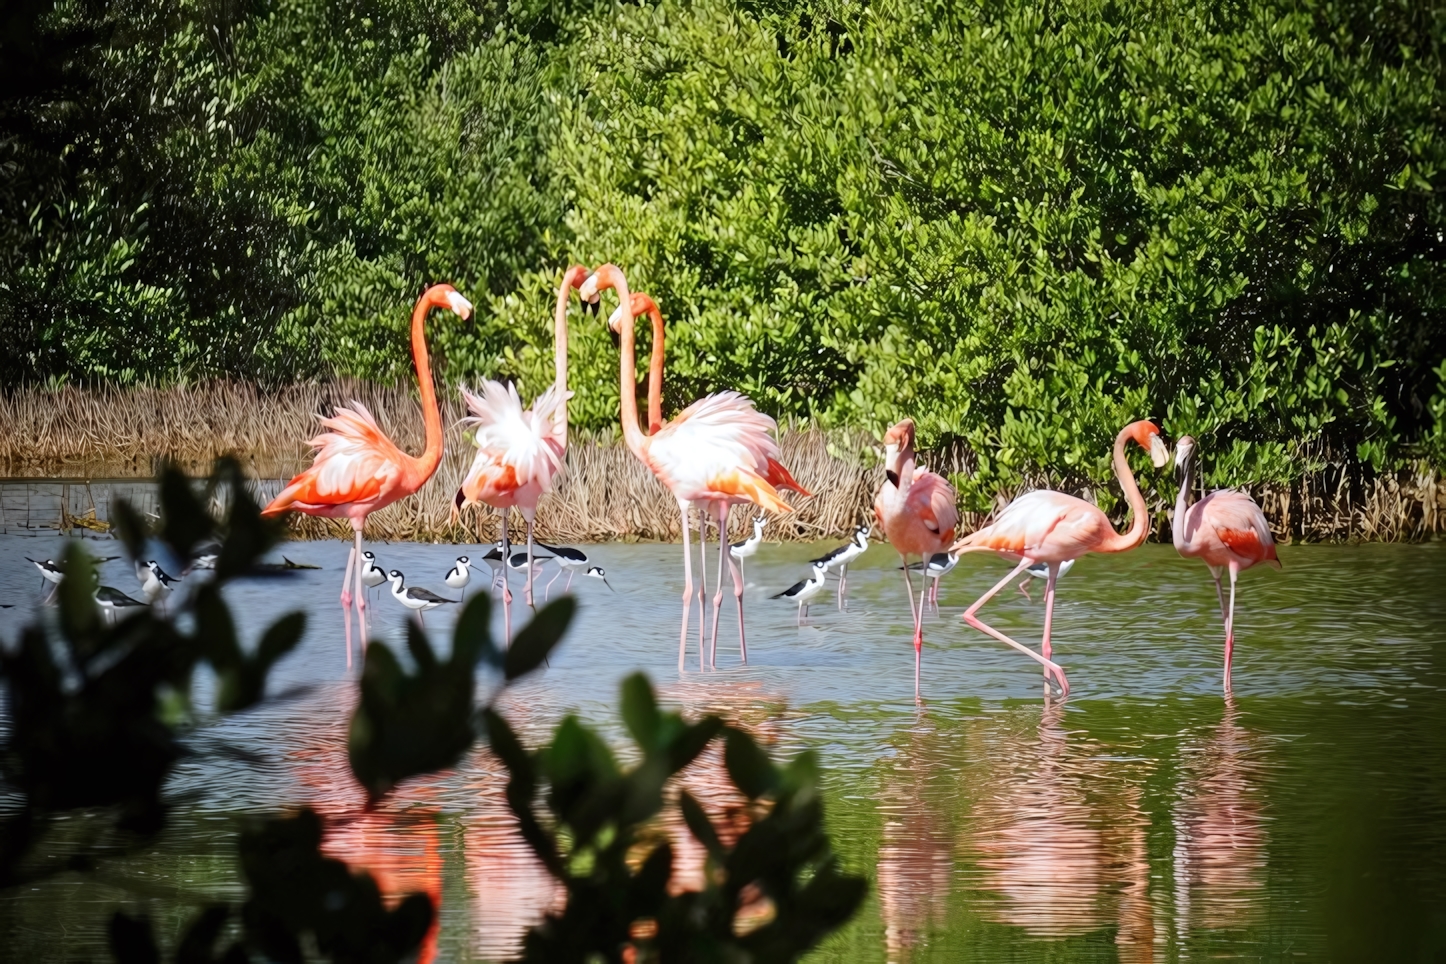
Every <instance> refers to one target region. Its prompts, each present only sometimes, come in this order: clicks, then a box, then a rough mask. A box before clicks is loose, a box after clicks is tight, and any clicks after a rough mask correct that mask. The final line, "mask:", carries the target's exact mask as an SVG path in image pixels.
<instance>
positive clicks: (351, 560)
mask: <svg viewBox="0 0 1446 964" xmlns="http://www.w3.org/2000/svg"><path fill="white" fill-rule="evenodd" d="M354 565H356V546H355V545H353V546H352V547H351V549H350V550H348V551H347V554H346V575H345V576H342V578H341V611H342V613H343V614H344V615H345V616H346V668H347V669H351V570H352V566H354Z"/></svg>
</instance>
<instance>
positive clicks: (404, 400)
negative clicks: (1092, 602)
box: [0, 381, 1446, 542]
mask: <svg viewBox="0 0 1446 964" xmlns="http://www.w3.org/2000/svg"><path fill="white" fill-rule="evenodd" d="M413 392H414V390H413V389H412V388H411V387H410V386H402V387H387V386H379V385H375V384H369V383H363V382H352V381H337V382H327V383H309V384H301V385H292V386H288V387H285V388H281V389H278V390H276V391H265V390H262V389H259V388H257V387H256V386H254V385H250V384H245V383H238V382H209V383H204V384H199V385H190V386H178V387H174V388H165V389H157V388H127V389H118V388H97V389H80V388H63V389H60V390H56V391H51V390H43V389H38V388H30V389H21V390H14V391H9V392H0V476H12V477H14V476H25V477H38V476H46V477H64V478H134V477H144V476H149V475H152V474H153V473H154V472H155V469H156V466H157V464H158V462H159V460H160V459H163V458H164V459H169V460H172V461H175V462H178V463H179V464H181V465H182V466H184V467H186V468H187V469H188V470H190V471H193V472H198V473H199V472H204V471H206V470H207V469H208V468H209V466H210V463H211V462H212V460H214V459H215V458H216V457H217V456H219V455H222V454H225V453H228V452H229V453H234V454H237V455H239V456H240V457H241V458H242V459H243V461H244V462H245V463H246V465H247V466H248V468H249V470H250V471H251V473H252V474H253V476H254V477H256V478H257V479H258V480H278V479H284V478H288V477H290V476H291V475H293V474H294V473H295V472H297V471H299V470H300V469H301V468H302V467H304V466H305V465H307V464H308V463H309V462H310V458H311V450H310V448H309V447H308V446H307V444H306V440H307V439H309V438H311V437H312V436H313V435H315V434H316V431H317V424H316V419H317V416H318V415H323V414H328V413H329V412H330V411H331V410H332V408H333V407H334V406H336V405H338V404H344V403H346V402H347V401H349V400H351V399H357V400H359V401H361V402H362V403H363V404H365V405H367V406H368V407H369V408H370V409H371V410H372V412H373V413H374V414H375V415H376V417H377V420H378V422H379V423H380V424H381V425H382V427H383V428H384V429H385V430H386V431H387V432H388V434H389V435H391V437H392V438H393V439H395V440H396V441H397V443H398V444H399V445H400V446H401V447H402V448H403V449H405V450H407V451H411V452H419V451H420V450H421V448H422V422H421V418H420V415H419V413H418V409H417V403H416V400H415V398H414V394H413ZM442 409H443V412H442V417H443V422H444V424H446V425H447V426H449V428H448V429H447V451H446V455H445V456H444V458H443V461H442V465H441V468H439V469H438V471H437V475H436V477H435V478H433V480H432V481H431V482H430V483H429V484H428V485H427V486H426V487H425V488H423V489H422V491H421V492H419V493H418V494H417V495H416V496H414V497H412V498H410V499H405V500H403V501H401V502H399V503H397V504H395V505H392V506H389V507H387V508H386V509H384V510H382V511H381V512H378V513H376V514H375V515H373V516H372V517H371V519H370V520H369V523H368V536H369V538H376V539H386V540H412V541H459V540H467V541H471V540H477V541H490V540H491V539H493V538H495V534H496V532H497V529H498V524H497V517H496V513H494V512H490V511H488V512H478V511H476V510H469V512H468V514H467V515H465V516H464V517H463V518H462V519H461V520H460V521H459V522H458V523H455V524H454V523H453V522H452V520H451V511H452V496H453V494H454V493H455V492H456V491H457V489H458V487H459V486H460V484H461V481H462V476H463V475H464V474H465V472H466V469H467V466H468V464H469V463H470V460H471V455H472V450H471V447H470V446H469V445H467V444H466V443H465V442H464V441H463V439H462V437H461V433H460V432H459V431H458V430H457V429H455V428H451V427H450V426H454V425H455V424H456V422H457V421H458V419H460V418H461V417H462V415H463V412H462V406H461V403H460V401H459V400H458V399H457V398H456V396H455V393H452V392H444V393H443V399H442ZM781 444H782V448H783V455H784V462H785V464H787V465H788V466H789V467H790V469H791V470H792V471H793V473H794V475H795V477H797V478H798V480H799V481H800V482H801V483H803V485H805V486H806V487H808V488H809V489H811V490H812V491H813V492H814V493H815V494H814V495H813V496H812V497H810V498H799V497H795V496H789V498H790V500H791V501H792V502H793V504H794V506H795V507H796V511H795V512H794V513H793V514H792V515H790V516H788V517H787V518H786V519H780V520H777V521H775V522H773V523H771V524H770V526H769V528H768V536H769V538H772V539H779V540H802V541H811V540H815V539H825V538H836V537H840V536H844V535H847V533H848V532H849V530H850V529H851V528H852V527H853V526H854V525H855V524H857V523H858V522H859V521H861V520H864V519H866V518H868V516H869V513H870V508H869V507H870V506H871V504H872V501H873V494H874V492H875V491H876V490H877V488H878V486H879V484H880V482H881V481H882V475H883V473H882V470H881V469H880V468H879V467H878V466H877V465H875V464H874V460H873V459H871V458H869V457H867V456H866V455H865V453H866V452H868V451H869V450H870V449H872V448H873V446H874V442H873V440H872V439H870V438H869V437H867V436H865V435H863V434H862V433H858V432H842V431H839V432H824V431H821V430H819V429H816V428H797V427H793V428H787V429H785V430H784V431H783V433H782V437H781ZM925 459H926V461H928V463H929V465H930V466H931V467H932V468H934V469H935V470H936V471H941V472H944V473H946V474H948V473H956V472H957V473H967V472H968V471H969V470H970V469H971V468H972V465H973V459H972V457H971V456H970V453H968V452H967V451H963V450H960V449H952V450H949V451H943V452H936V453H929V454H927V455H926V456H925ZM1044 481H1045V480H1042V479H1040V480H1031V486H1030V487H1033V485H1037V484H1041V483H1043V482H1044ZM273 488H275V486H274V485H263V489H273ZM1021 490H1022V489H1021ZM1075 491H1076V494H1079V495H1081V496H1083V497H1085V498H1091V496H1092V493H1091V492H1090V491H1089V490H1088V489H1083V490H1079V489H1077V490H1075ZM1014 494H1015V493H1013V492H1007V493H1004V492H1002V493H1000V494H999V499H998V502H999V504H1003V503H1004V502H1006V501H1008V499H1009V498H1010V497H1012V496H1013V495H1014ZM1252 494H1253V495H1254V496H1255V498H1256V499H1257V500H1258V501H1259V502H1260V503H1261V506H1262V508H1263V509H1264V510H1265V513H1266V516H1267V518H1269V519H1270V520H1271V525H1272V527H1274V529H1275V531H1276V534H1277V536H1278V537H1280V538H1281V539H1282V541H1291V540H1301V539H1304V540H1310V541H1339V540H1362V539H1363V540H1380V541H1407V540H1419V539H1427V538H1431V537H1432V536H1434V535H1435V534H1436V533H1439V532H1441V531H1443V529H1446V511H1443V510H1446V484H1443V481H1442V479H1441V478H1440V477H1439V475H1438V473H1437V472H1436V471H1435V469H1433V468H1431V467H1429V466H1421V467H1418V468H1417V469H1416V470H1412V471H1402V472H1399V473H1395V474H1388V475H1383V476H1378V477H1375V478H1369V479H1367V478H1363V477H1361V476H1360V475H1359V474H1353V473H1352V472H1350V471H1349V470H1347V469H1344V468H1339V467H1333V466H1332V467H1328V468H1326V469H1325V470H1324V471H1322V472H1319V473H1316V474H1313V475H1307V476H1305V477H1303V478H1301V479H1299V480H1298V481H1296V482H1295V483H1293V484H1291V485H1288V486H1256V487H1253V489H1252ZM1151 501H1152V505H1151V510H1152V513H1153V514H1154V516H1155V522H1156V526H1155V527H1156V531H1157V533H1160V534H1164V533H1167V532H1168V518H1167V512H1166V508H1167V505H1166V503H1165V500H1164V499H1162V498H1159V497H1158V496H1157V497H1155V498H1153V499H1152V500H1151ZM985 518H986V516H985V514H982V513H967V512H966V513H964V514H963V518H962V519H961V529H962V531H969V530H972V529H973V528H975V527H977V526H979V525H981V524H982V523H983V522H984V521H985ZM748 520H749V513H747V512H745V511H742V510H741V509H739V510H735V511H734V512H733V513H732V516H731V518H730V527H729V528H730V533H731V535H732V536H733V537H734V538H737V537H739V536H741V535H742V534H743V533H744V532H746V531H747V530H748V527H749V521H748ZM520 521H521V520H520V519H516V518H515V519H514V523H520ZM537 521H538V533H539V537H540V538H542V539H544V540H546V541H549V542H551V541H563V542H596V541H606V540H618V539H622V540H654V539H656V540H667V541H674V540H677V539H678V538H679V516H678V508H677V503H676V502H674V500H673V499H672V497H671V496H670V495H669V494H668V492H667V491H666V490H665V489H664V488H663V486H662V485H661V484H659V483H658V482H657V480H656V479H654V478H653V476H652V474H651V473H650V472H648V471H647V469H645V468H644V467H643V466H642V465H641V464H640V463H639V462H638V461H637V460H636V459H635V458H633V456H632V453H630V452H629V451H628V450H627V448H626V447H624V446H623V445H622V444H621V442H620V441H619V440H618V439H617V438H616V437H605V436H603V437H598V436H592V437H589V436H586V435H581V434H579V433H574V435H573V440H572V443H571V445H570V446H569V450H568V453H567V471H566V472H565V474H564V476H563V478H562V480H561V483H560V485H559V486H558V488H557V490H556V491H555V492H554V493H553V494H552V495H550V496H547V497H545V498H544V499H543V501H542V504H541V506H540V507H539V510H538V519H537ZM292 528H293V531H294V533H295V535H296V536H297V537H299V538H326V537H345V535H346V534H347V531H349V530H347V529H346V528H345V527H344V526H343V525H342V524H339V523H336V522H334V521H331V520H326V519H312V518H308V517H304V516H294V517H293V519H292ZM519 531H520V530H519Z"/></svg>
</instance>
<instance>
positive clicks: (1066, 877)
mask: <svg viewBox="0 0 1446 964" xmlns="http://www.w3.org/2000/svg"><path fill="white" fill-rule="evenodd" d="M1063 716H1064V707H1063V704H1062V703H1059V702H1055V701H1053V700H1049V701H1046V703H1045V706H1044V710H1043V715H1042V717H1041V719H1040V722H1039V725H1038V727H1037V729H1036V730H1035V732H1033V733H1031V734H1023V733H1021V734H1008V735H1006V736H1005V738H1004V739H1003V740H996V739H993V738H989V739H986V738H985V737H984V735H983V734H980V736H979V737H978V738H977V740H976V742H977V744H978V745H977V747H976V748H975V749H976V752H977V753H978V754H979V755H981V756H984V757H993V758H995V759H998V760H999V761H1000V762H999V764H998V768H999V772H997V773H996V774H995V775H993V776H992V777H989V778H986V781H985V782H982V783H979V784H978V785H980V786H985V787H987V789H986V791H985V795H984V796H982V797H981V798H980V799H978V800H977V801H976V802H975V805H974V808H973V816H972V819H971V821H970V824H969V829H968V831H967V832H966V833H965V834H964V835H963V837H962V838H961V847H962V849H963V850H964V852H965V854H964V855H965V857H966V859H968V860H971V861H972V862H973V863H974V864H975V866H976V867H977V869H978V878H977V880H978V886H979V889H981V890H985V891H990V892H993V894H994V895H995V897H994V899H993V900H992V901H991V902H990V903H988V904H987V905H986V906H987V908H988V909H987V910H986V912H985V914H986V916H988V917H990V918H991V919H993V920H995V921H997V922H998V923H1001V924H1009V925H1012V926H1015V927H1019V928H1022V929H1023V930H1024V931H1025V932H1026V933H1028V934H1030V935H1031V936H1035V937H1052V938H1061V937H1074V936H1079V935H1083V934H1088V933H1091V932H1093V931H1097V930H1100V929H1101V928H1104V927H1107V926H1110V925H1114V926H1115V927H1116V937H1115V941H1116V944H1117V947H1118V953H1119V958H1120V960H1121V961H1123V962H1130V964H1142V962H1147V961H1153V960H1154V959H1155V954H1156V951H1155V925H1154V918H1155V914H1154V910H1153V908H1152V905H1151V902H1150V895H1149V880H1150V866H1149V860H1148V850H1147V846H1146V838H1145V834H1146V831H1147V830H1148V827H1149V820H1148V817H1147V816H1146V815H1145V814H1144V813H1143V812H1142V810H1141V808H1140V787H1141V786H1142V785H1143V783H1144V780H1143V777H1144V774H1143V773H1142V772H1132V771H1131V768H1132V766H1133V767H1138V766H1139V764H1134V765H1132V764H1122V763H1121V760H1120V756H1119V755H1118V754H1117V753H1114V752H1107V751H1106V750H1105V748H1104V747H1102V746H1099V745H1097V744H1094V743H1092V742H1089V741H1084V740H1079V739H1073V740H1072V739H1071V737H1070V735H1069V734H1068V733H1067V732H1066V730H1065V729H1064V727H1063V725H1062V724H1063Z"/></svg>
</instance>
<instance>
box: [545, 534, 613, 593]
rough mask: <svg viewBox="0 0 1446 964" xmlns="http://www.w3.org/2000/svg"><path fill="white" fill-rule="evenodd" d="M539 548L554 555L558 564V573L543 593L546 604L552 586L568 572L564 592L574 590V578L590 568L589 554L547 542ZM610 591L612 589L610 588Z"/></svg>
mask: <svg viewBox="0 0 1446 964" xmlns="http://www.w3.org/2000/svg"><path fill="white" fill-rule="evenodd" d="M537 545H538V547H539V548H542V549H546V550H547V551H548V552H550V553H552V561H553V562H555V563H557V572H556V573H555V574H554V575H553V577H552V578H551V579H549V580H548V582H547V588H546V589H544V590H543V592H542V599H543V601H544V602H546V600H547V597H548V594H549V593H550V592H551V590H552V584H553V583H555V582H557V577H558V576H560V575H562V574H563V572H564V571H566V572H567V585H565V586H563V587H562V591H563V592H567V591H568V590H569V589H571V588H572V577H573V576H575V575H577V574H578V573H579V572H583V571H585V570H586V569H587V567H588V558H587V553H585V552H583V551H582V550H581V549H574V548H573V547H572V546H550V545H548V544H547V543H545V542H539V543H538V544H537ZM608 588H609V589H611V588H612V587H611V586H609V587H608Z"/></svg>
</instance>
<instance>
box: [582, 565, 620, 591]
mask: <svg viewBox="0 0 1446 964" xmlns="http://www.w3.org/2000/svg"><path fill="white" fill-rule="evenodd" d="M583 575H584V576H590V577H592V578H593V579H601V580H602V581H603V585H604V586H607V587H608V588H609V589H612V591H613V592H617V590H616V589H613V584H612V583H610V582H608V574H607V573H605V572H603V567H602V566H590V567H588V570H587V572H585V573H583Z"/></svg>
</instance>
